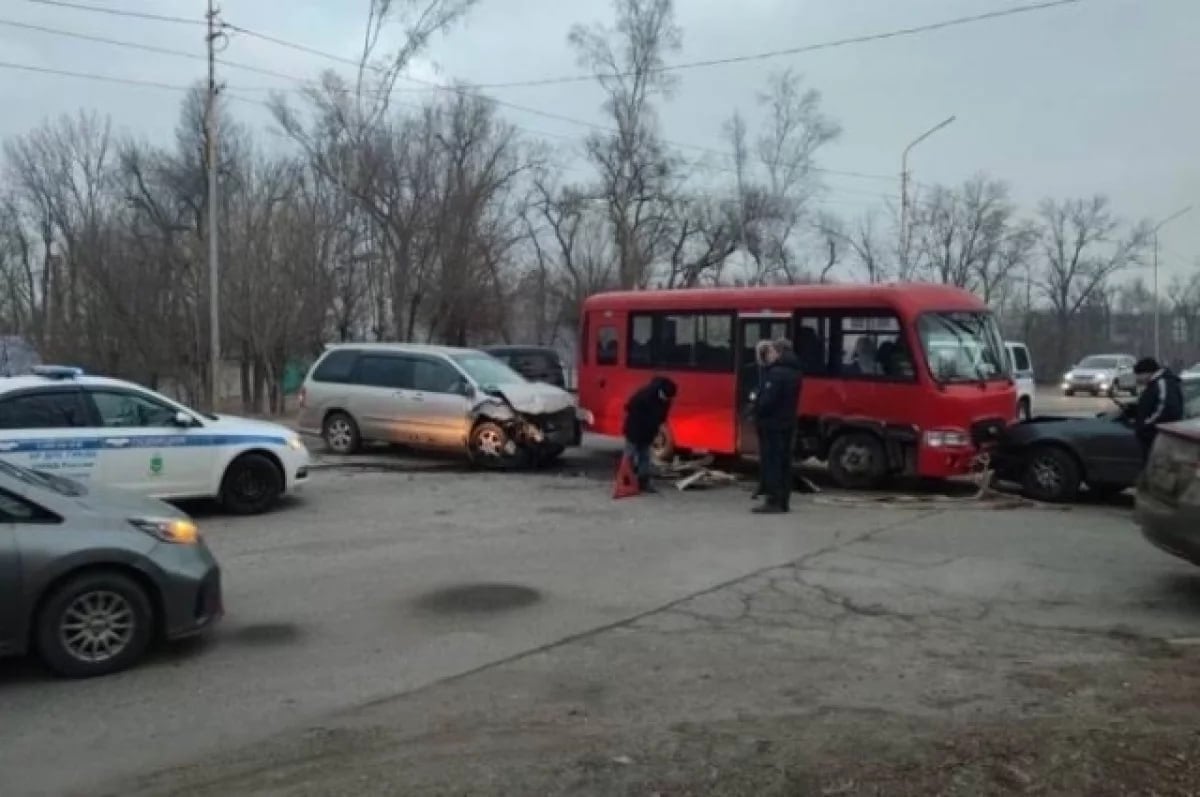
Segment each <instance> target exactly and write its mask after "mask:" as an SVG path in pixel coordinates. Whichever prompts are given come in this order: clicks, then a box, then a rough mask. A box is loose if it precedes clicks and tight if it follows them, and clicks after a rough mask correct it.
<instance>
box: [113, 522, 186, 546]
mask: <svg viewBox="0 0 1200 797" xmlns="http://www.w3.org/2000/svg"><path fill="white" fill-rule="evenodd" d="M129 522H130V523H131V524H133V525H134V526H136V527H137V528H139V529H141V530H142V531H144V532H146V533H147V534H149V535H150V536H151V537H154V538H155V539H158V540H161V541H162V542H169V543H171V544H173V545H195V544H196V543H197V542H199V541H200V529H199V528H197V526H196V524H195V523H193V522H192V521H190V520H180V519H178V518H131V519H130V520H129Z"/></svg>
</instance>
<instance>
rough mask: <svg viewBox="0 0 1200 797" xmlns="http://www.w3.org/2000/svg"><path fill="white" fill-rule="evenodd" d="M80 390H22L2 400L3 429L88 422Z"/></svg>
mask: <svg viewBox="0 0 1200 797" xmlns="http://www.w3.org/2000/svg"><path fill="white" fill-rule="evenodd" d="M87 425H88V420H87V407H86V405H85V404H84V403H83V399H82V397H81V396H80V394H79V391H77V390H56V391H40V392H36V393H23V394H21V395H17V396H12V397H11V398H6V399H4V400H3V401H0V429H68V428H71V427H75V426H87Z"/></svg>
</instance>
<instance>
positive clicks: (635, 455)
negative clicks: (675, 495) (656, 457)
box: [624, 376, 676, 493]
mask: <svg viewBox="0 0 1200 797" xmlns="http://www.w3.org/2000/svg"><path fill="white" fill-rule="evenodd" d="M675 391H676V388H675V383H674V382H672V381H671V380H670V379H668V378H666V377H665V376H656V377H654V378H653V379H651V380H650V382H649V383H648V384H646V385H645V386H644V387H642V388H641V389H640V390H638V391H637V392H636V393H634V394H633V395H632V396H630V398H629V401H628V402H626V404H625V428H624V434H625V455H626V456H627V457H629V458H630V460H632V462H633V467H634V470H635V471H636V472H637V477H638V487H639V488H641V490H642V492H645V493H652V492H655V489H654V485H653V484H652V483H651V481H650V476H651V463H650V446H652V445H653V444H654V438H655V437H657V436H658V432H659V430H660V429H661V428H662V427H663V424H665V423H666V422H667V416H668V415H669V414H670V412H671V402H672V401H673V400H674V399H675Z"/></svg>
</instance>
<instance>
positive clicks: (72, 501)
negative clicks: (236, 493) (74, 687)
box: [0, 460, 223, 677]
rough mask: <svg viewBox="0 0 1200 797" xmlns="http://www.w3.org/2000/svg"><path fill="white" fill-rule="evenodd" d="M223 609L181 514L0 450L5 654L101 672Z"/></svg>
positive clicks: (214, 571)
mask: <svg viewBox="0 0 1200 797" xmlns="http://www.w3.org/2000/svg"><path fill="white" fill-rule="evenodd" d="M222 612H223V606H222V601H221V576H220V570H219V568H218V567H217V562H216V560H215V559H214V558H213V556H212V554H211V553H210V552H209V550H208V547H207V546H206V545H205V544H204V541H203V540H202V539H201V538H200V535H199V533H198V532H197V530H196V524H195V523H193V522H192V521H191V520H190V519H189V518H188V517H187V515H185V514H183V513H182V512H180V511H179V510H178V509H175V508H174V507H172V506H169V505H167V504H164V503H162V502H161V501H158V500H155V499H152V498H145V497H142V496H139V495H136V494H135V493H130V492H127V491H123V490H106V489H103V488H97V487H89V486H85V485H82V484H80V483H79V482H75V481H71V480H70V479H65V478H63V477H61V476H56V475H53V474H49V473H43V472H40V471H33V470H29V469H27V468H22V467H19V466H17V465H14V464H12V463H11V462H6V461H3V460H0V655H22V654H25V653H27V652H36V653H37V654H38V655H39V656H40V657H41V658H42V660H43V661H44V662H45V663H46V665H47V666H48V667H49V668H50V669H51V670H53V671H54V672H56V673H58V674H59V675H63V676H70V677H87V676H93V675H105V674H108V673H112V672H116V671H118V670H122V669H125V668H126V667H129V666H131V665H133V664H135V663H136V662H137V661H138V660H139V659H141V658H142V656H143V655H144V654H145V652H146V650H147V649H148V648H149V646H150V645H151V643H152V642H153V641H154V640H156V639H177V638H180V637H185V636H190V635H193V634H196V633H199V632H201V631H204V630H205V629H207V628H209V627H210V626H212V625H213V624H214V623H215V622H216V621H217V620H218V619H219V618H220V617H221V614H222Z"/></svg>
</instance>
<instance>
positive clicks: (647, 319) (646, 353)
mask: <svg viewBox="0 0 1200 797" xmlns="http://www.w3.org/2000/svg"><path fill="white" fill-rule="evenodd" d="M625 364H626V365H640V366H651V365H654V316H650V315H635V316H631V318H630V322H629V350H628V351H627V352H626V354H625Z"/></svg>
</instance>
